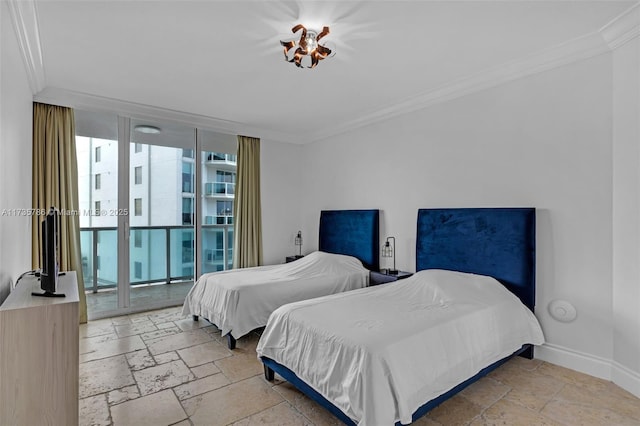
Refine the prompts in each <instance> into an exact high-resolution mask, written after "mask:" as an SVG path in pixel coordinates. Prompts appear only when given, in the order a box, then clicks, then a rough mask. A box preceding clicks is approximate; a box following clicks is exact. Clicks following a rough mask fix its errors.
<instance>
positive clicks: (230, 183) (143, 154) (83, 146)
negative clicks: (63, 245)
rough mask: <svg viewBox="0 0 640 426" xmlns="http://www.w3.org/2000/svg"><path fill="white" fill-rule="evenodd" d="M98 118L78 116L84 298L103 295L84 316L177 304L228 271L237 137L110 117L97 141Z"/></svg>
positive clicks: (101, 117) (101, 122) (101, 120)
mask: <svg viewBox="0 0 640 426" xmlns="http://www.w3.org/2000/svg"><path fill="white" fill-rule="evenodd" d="M106 117H107V115H105V114H101V113H88V112H84V111H76V129H78V135H77V141H78V143H77V146H78V163H79V165H78V169H79V176H80V182H79V192H80V200H81V205H84V206H85V207H86V208H87V209H89V210H90V211H91V213H92V214H91V215H90V216H87V219H85V221H84V222H81V228H82V253H83V269H84V270H85V277H87V278H88V279H86V280H85V281H86V283H87V286H86V289H87V291H88V300H91V297H89V296H92V295H96V296H103V295H105V294H108V295H110V296H111V297H110V299H108V302H107V303H106V304H104V303H102V305H103V306H101V307H98V306H97V304H96V306H94V307H93V312H92V306H91V302H89V303H88V306H89V317H90V318H98V317H101V316H107V314H109V315H114V314H116V313H125V312H133V311H137V310H144V309H154V308H158V307H161V306H163V305H164V306H168V305H175V304H179V303H182V301H183V299H184V296H185V295H186V293H187V292H188V290H189V289H190V288H191V286H192V285H193V282H194V280H195V279H196V278H197V277H198V276H199V275H200V274H201V273H204V272H209V271H219V270H224V269H228V268H230V267H231V259H232V250H233V230H232V226H233V199H234V193H235V167H236V162H235V144H236V143H235V136H230V135H221V134H218V133H215V132H210V131H202V130H197V129H195V128H192V127H188V126H183V125H180V124H176V123H162V122H151V123H150V122H149V121H148V120H144V121H143V120H138V119H133V118H124V117H116V116H110V119H111V121H110V126H109V129H110V131H109V132H108V133H109V137H108V138H99V137H98V136H100V133H99V132H98V133H95V129H101V128H104V127H105V126H104V125H105V123H104V120H105V118H106ZM141 126H142V127H143V128H144V126H147V128H149V127H152V128H155V129H158V130H159V131H158V132H152V133H148V132H145V131H140V128H141ZM92 131H94V136H86V135H90V134H91V132H92ZM103 136H104V135H103ZM123 147H125V148H123ZM196 182H199V183H198V184H196ZM119 212H120V213H119ZM125 235H126V238H125V237H124V236H125ZM162 289H164V290H162ZM143 290H144V291H145V293H144V294H143ZM103 300H107V298H104V297H103ZM98 310H100V311H101V312H98ZM102 314H104V315H102Z"/></svg>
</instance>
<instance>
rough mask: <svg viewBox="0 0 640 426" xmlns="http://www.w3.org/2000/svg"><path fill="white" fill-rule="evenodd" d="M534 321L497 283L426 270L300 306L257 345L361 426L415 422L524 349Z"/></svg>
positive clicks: (285, 311)
mask: <svg viewBox="0 0 640 426" xmlns="http://www.w3.org/2000/svg"><path fill="white" fill-rule="evenodd" d="M543 341H544V337H543V334H542V330H541V329H540V325H539V323H538V321H537V320H536V318H535V316H534V315H533V313H531V311H530V310H529V309H527V308H526V307H525V306H524V305H523V304H522V303H521V302H520V300H519V299H518V298H517V297H516V296H514V295H513V294H512V293H510V292H509V291H508V290H506V289H505V288H504V287H503V286H502V285H501V284H500V283H499V282H498V281H496V280H495V279H493V278H490V277H486V276H481V275H473V274H465V273H460V272H452V271H443V270H425V271H421V272H419V273H417V274H415V275H413V276H412V277H410V278H407V279H404V280H400V281H397V282H394V283H390V284H385V285H381V286H377V287H371V288H366V289H362V290H357V291H352V292H349V293H344V294H341V295H333V296H327V297H321V298H317V299H313V300H307V301H303V302H298V303H293V304H290V305H286V306H282V307H281V308H279V309H277V310H276V311H275V312H274V313H273V314H272V315H271V317H270V318H269V322H268V324H267V327H266V329H265V331H264V333H263V334H262V337H261V339H260V342H259V344H258V348H257V352H258V356H266V357H268V358H271V359H273V360H274V361H276V362H278V363H280V364H282V365H284V366H285V367H287V368H289V369H290V370H292V371H293V372H294V373H295V374H296V375H297V376H298V377H299V378H301V379H302V380H303V381H305V382H306V383H307V384H309V385H310V386H311V387H312V388H314V389H315V390H316V391H317V392H319V393H320V394H321V395H322V396H324V397H325V398H326V399H327V400H329V401H330V402H331V403H333V404H334V405H335V406H337V407H338V408H340V409H341V410H342V411H343V412H344V413H345V414H347V415H348V416H349V417H350V418H351V419H353V420H354V421H355V422H356V423H357V424H358V425H375V426H380V425H392V424H394V423H395V422H397V421H401V422H402V423H404V424H407V423H410V422H411V415H412V414H413V413H414V412H415V411H416V410H417V409H418V408H419V407H420V406H421V405H423V404H424V403H425V402H427V401H430V400H431V399H433V398H435V397H437V396H439V395H441V394H443V393H445V392H447V391H448V390H450V389H451V388H453V387H455V386H456V385H457V384H459V383H461V382H463V381H465V380H466V379H468V378H470V377H472V376H474V375H475V374H477V373H478V372H479V371H480V370H481V369H483V368H484V367H487V366H489V365H490V364H492V363H494V362H495V361H497V360H500V359H502V358H504V357H506V356H508V355H510V354H512V353H513V352H515V351H516V350H518V349H519V348H520V347H521V346H522V345H523V344H525V343H532V344H535V345H539V344H542V343H543Z"/></svg>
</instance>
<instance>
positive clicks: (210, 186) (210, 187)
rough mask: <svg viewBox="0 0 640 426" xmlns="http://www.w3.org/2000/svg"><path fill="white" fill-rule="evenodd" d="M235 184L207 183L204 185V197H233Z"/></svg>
mask: <svg viewBox="0 0 640 426" xmlns="http://www.w3.org/2000/svg"><path fill="white" fill-rule="evenodd" d="M235 193H236V184H235V183H231V182H208V183H205V184H204V195H207V196H209V197H211V196H216V195H229V196H234V195H235Z"/></svg>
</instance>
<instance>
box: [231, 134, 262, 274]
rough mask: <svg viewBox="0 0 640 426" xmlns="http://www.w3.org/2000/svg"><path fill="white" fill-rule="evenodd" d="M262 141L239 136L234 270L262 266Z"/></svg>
mask: <svg viewBox="0 0 640 426" xmlns="http://www.w3.org/2000/svg"><path fill="white" fill-rule="evenodd" d="M261 210H262V209H261V206H260V139H258V138H251V137H248V136H238V170H237V179H236V197H235V202H234V203H233V217H234V225H233V233H234V245H233V267H234V268H247V267H251V266H259V265H262V219H261Z"/></svg>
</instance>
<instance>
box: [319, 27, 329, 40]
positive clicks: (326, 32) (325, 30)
mask: <svg viewBox="0 0 640 426" xmlns="http://www.w3.org/2000/svg"><path fill="white" fill-rule="evenodd" d="M327 34H329V27H324V28H323V29H322V32H321V33H320V34H318V37H316V40H318V41H320V39H321V38H322V37H324V36H326V35H327Z"/></svg>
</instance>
